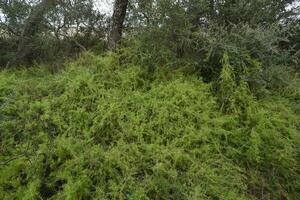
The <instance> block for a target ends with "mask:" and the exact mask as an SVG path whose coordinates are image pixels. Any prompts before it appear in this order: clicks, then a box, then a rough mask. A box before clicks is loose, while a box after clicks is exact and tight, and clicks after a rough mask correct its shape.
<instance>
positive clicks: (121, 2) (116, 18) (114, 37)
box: [108, 0, 128, 49]
mask: <svg viewBox="0 0 300 200" xmlns="http://www.w3.org/2000/svg"><path fill="white" fill-rule="evenodd" d="M127 6H128V0H115V5H114V12H113V16H112V26H111V31H110V34H109V39H108V47H109V48H110V49H113V48H115V47H116V44H117V43H118V42H119V41H120V39H121V37H122V31H123V23H124V19H125V16H126V10H127Z"/></svg>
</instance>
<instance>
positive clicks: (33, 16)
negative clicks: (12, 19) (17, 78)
mask: <svg viewBox="0 0 300 200" xmlns="http://www.w3.org/2000/svg"><path fill="white" fill-rule="evenodd" d="M56 2H57V1H56V0H43V1H41V3H39V4H38V5H36V6H35V7H34V8H33V9H32V11H31V13H30V15H29V17H28V18H27V20H26V22H25V25H24V28H23V31H22V35H21V37H20V39H19V45H18V51H17V54H16V57H15V59H14V61H12V63H11V64H20V63H22V62H27V61H30V54H31V53H32V48H33V45H32V42H33V40H34V36H35V34H36V33H37V32H38V29H39V25H40V24H41V23H42V21H43V18H44V15H45V14H46V13H47V12H48V11H49V9H51V8H52V7H53V6H55V5H56Z"/></svg>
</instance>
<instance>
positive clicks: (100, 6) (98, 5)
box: [94, 0, 113, 15]
mask: <svg viewBox="0 0 300 200" xmlns="http://www.w3.org/2000/svg"><path fill="white" fill-rule="evenodd" d="M94 2H95V9H97V10H99V11H100V12H101V13H105V14H108V15H111V14H112V8H113V0H94Z"/></svg>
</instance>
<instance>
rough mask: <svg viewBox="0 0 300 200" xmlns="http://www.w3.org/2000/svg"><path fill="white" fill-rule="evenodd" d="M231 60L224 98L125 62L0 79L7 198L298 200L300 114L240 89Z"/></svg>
mask: <svg viewBox="0 0 300 200" xmlns="http://www.w3.org/2000/svg"><path fill="white" fill-rule="evenodd" d="M125 53H126V52H125ZM228 59H230V58H228V57H226V55H225V56H224V59H223V72H222V76H221V77H222V80H223V82H221V84H223V85H224V86H221V87H220V88H221V90H222V91H223V92H224V93H222V95H223V96H222V98H220V97H218V96H217V97H215V96H214V92H212V86H211V85H210V84H207V83H204V82H203V81H201V80H199V78H198V77H197V76H196V75H190V74H186V73H184V72H182V70H178V69H176V68H171V67H161V68H159V67H157V68H154V70H153V71H152V75H151V77H152V78H151V79H149V78H148V77H145V75H147V73H148V71H147V70H148V69H147V68H145V67H144V66H140V65H137V64H132V63H130V62H127V63H126V62H125V64H123V65H120V64H119V63H120V62H124V60H121V59H120V57H119V56H117V55H115V54H110V55H106V56H104V57H99V56H98V57H97V56H94V55H92V54H86V55H84V56H82V57H81V58H79V59H78V60H77V61H76V62H73V63H70V64H68V66H66V69H65V70H63V71H60V72H58V73H56V74H51V73H49V72H48V71H47V70H46V69H45V68H38V67H34V68H32V69H30V68H29V69H26V70H25V69H19V70H12V69H11V70H4V71H1V72H0V137H1V140H0V141H1V154H0V158H1V164H0V198H1V199H47V198H49V199H132V200H134V199H136V200H137V199H226V200H227V199H228V200H230V199H232V200H236V199H241V200H242V199H244V200H246V199H280V198H285V199H299V197H300V178H299V177H300V176H299V168H300V149H299V146H300V138H299V130H297V127H299V121H300V120H299V119H300V116H299V113H298V114H297V113H295V111H294V110H293V106H292V103H291V101H289V100H288V99H284V98H277V97H275V96H273V97H268V98H264V99H261V100H255V98H253V97H252V96H251V94H250V93H249V92H248V91H249V90H248V89H247V84H246V83H245V82H243V81H240V82H235V81H230V77H233V75H232V72H230V70H231V69H230V65H228ZM226 71H227V72H226ZM226 73H229V76H227V78H229V79H226V76H225V75H226ZM228 80H229V81H228ZM228 83H230V84H234V85H232V86H230V85H226V84H228ZM222 102H225V103H224V105H226V109H225V110H227V108H233V110H232V109H228V110H229V111H234V112H227V113H224V112H222V111H223V110H220V106H219V105H220V103H221V104H222ZM231 102H234V103H233V104H231V105H233V106H232V107H230V106H228V103H229V104H230V103H231ZM224 108H225V107H224Z"/></svg>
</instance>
